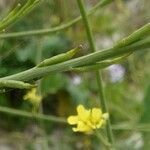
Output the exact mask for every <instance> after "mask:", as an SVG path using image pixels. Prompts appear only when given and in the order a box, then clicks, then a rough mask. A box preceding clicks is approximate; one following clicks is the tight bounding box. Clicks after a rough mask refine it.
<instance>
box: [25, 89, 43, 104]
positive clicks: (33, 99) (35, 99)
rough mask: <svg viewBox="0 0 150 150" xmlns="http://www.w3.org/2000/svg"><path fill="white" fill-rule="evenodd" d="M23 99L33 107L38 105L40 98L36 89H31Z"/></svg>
mask: <svg viewBox="0 0 150 150" xmlns="http://www.w3.org/2000/svg"><path fill="white" fill-rule="evenodd" d="M23 99H24V100H28V101H30V103H32V104H33V105H39V104H40V102H41V100H42V97H41V96H40V95H38V94H37V90H36V88H33V89H31V91H29V92H27V94H26V95H25V96H24V97H23Z"/></svg>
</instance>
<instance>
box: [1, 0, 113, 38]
mask: <svg viewBox="0 0 150 150" xmlns="http://www.w3.org/2000/svg"><path fill="white" fill-rule="evenodd" d="M111 2H112V0H101V1H100V2H99V3H98V4H96V5H95V6H94V7H93V8H91V10H90V11H89V12H87V15H88V16H90V15H92V14H93V13H94V12H95V11H96V10H97V9H98V8H100V7H101V8H102V7H104V6H105V5H107V4H109V3H111ZM80 20H81V16H79V17H77V18H75V19H73V20H71V21H69V22H67V23H64V24H62V25H59V26H57V27H54V28H50V29H39V30H32V31H22V32H14V33H2V34H0V38H12V37H22V36H31V35H45V34H50V33H55V32H57V31H61V30H65V29H67V28H69V27H71V26H72V25H74V24H75V23H77V22H78V21H80Z"/></svg>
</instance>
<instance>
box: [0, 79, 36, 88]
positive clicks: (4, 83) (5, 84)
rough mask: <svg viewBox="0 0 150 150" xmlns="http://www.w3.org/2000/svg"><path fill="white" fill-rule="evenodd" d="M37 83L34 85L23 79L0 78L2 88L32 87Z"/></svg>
mask: <svg viewBox="0 0 150 150" xmlns="http://www.w3.org/2000/svg"><path fill="white" fill-rule="evenodd" d="M35 86H36V85H32V84H29V83H24V82H22V81H15V80H0V88H5V87H7V88H17V89H30V88H33V87H35Z"/></svg>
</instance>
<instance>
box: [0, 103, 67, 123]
mask: <svg viewBox="0 0 150 150" xmlns="http://www.w3.org/2000/svg"><path fill="white" fill-rule="evenodd" d="M0 112H2V113H6V114H10V115H15V116H21V117H25V118H31V119H32V118H35V119H38V120H45V121H52V122H58V123H66V120H65V119H64V118H60V117H54V116H51V115H43V114H40V113H31V112H27V111H22V110H17V109H13V108H8V107H4V106H0Z"/></svg>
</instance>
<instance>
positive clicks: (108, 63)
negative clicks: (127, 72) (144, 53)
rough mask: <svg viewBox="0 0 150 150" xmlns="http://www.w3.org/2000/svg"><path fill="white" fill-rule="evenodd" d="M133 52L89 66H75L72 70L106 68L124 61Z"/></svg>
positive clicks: (86, 70)
mask: <svg viewBox="0 0 150 150" xmlns="http://www.w3.org/2000/svg"><path fill="white" fill-rule="evenodd" d="M131 54H132V53H128V54H125V55H123V56H121V57H117V58H114V59H112V60H105V61H101V62H97V63H96V64H92V65H89V66H84V67H77V68H73V69H72V71H75V72H88V71H94V70H100V69H104V68H106V67H108V66H111V65H113V64H117V63H120V62H121V61H123V60H124V59H125V58H126V57H128V56H129V55H131Z"/></svg>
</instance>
